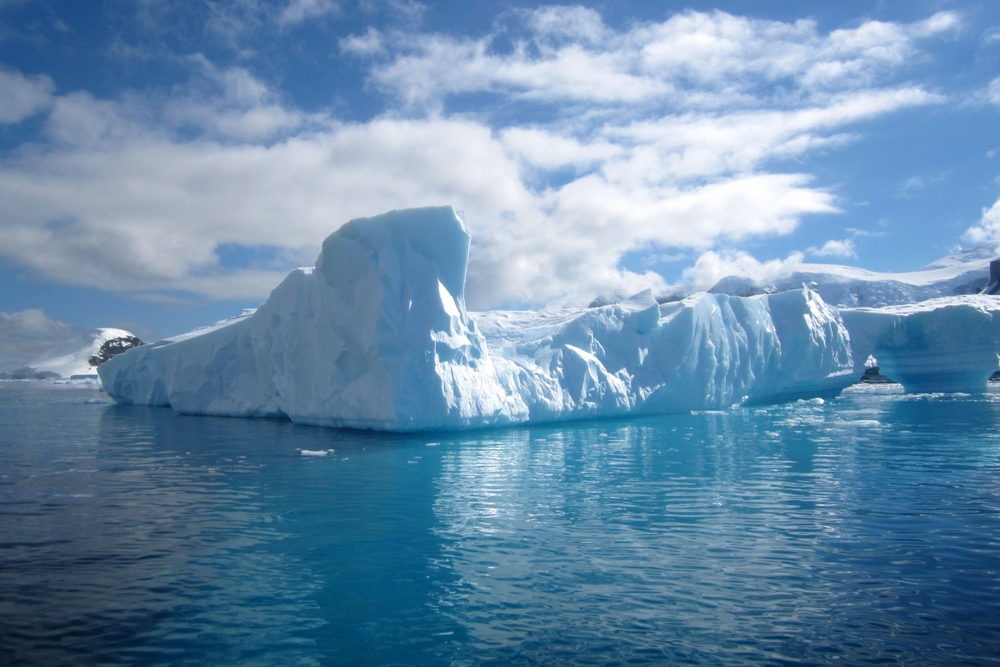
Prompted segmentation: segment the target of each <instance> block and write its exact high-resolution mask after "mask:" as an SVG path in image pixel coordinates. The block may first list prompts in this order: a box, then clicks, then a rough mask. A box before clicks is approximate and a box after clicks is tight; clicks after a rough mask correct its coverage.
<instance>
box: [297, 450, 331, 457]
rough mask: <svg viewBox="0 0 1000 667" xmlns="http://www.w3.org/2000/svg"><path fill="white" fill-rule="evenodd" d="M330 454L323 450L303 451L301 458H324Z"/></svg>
mask: <svg viewBox="0 0 1000 667" xmlns="http://www.w3.org/2000/svg"><path fill="white" fill-rule="evenodd" d="M329 453H330V452H328V451H326V450H325V449H303V450H302V456H326V455H327V454H329Z"/></svg>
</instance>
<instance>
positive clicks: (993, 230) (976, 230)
mask: <svg viewBox="0 0 1000 667" xmlns="http://www.w3.org/2000/svg"><path fill="white" fill-rule="evenodd" d="M965 240H967V241H971V242H972V243H982V242H984V241H1000V199H998V200H997V201H995V202H993V206H991V207H990V208H988V209H987V208H984V209H983V216H982V217H981V218H980V219H979V224H977V225H975V226H974V227H970V228H969V229H968V230H967V231H966V232H965Z"/></svg>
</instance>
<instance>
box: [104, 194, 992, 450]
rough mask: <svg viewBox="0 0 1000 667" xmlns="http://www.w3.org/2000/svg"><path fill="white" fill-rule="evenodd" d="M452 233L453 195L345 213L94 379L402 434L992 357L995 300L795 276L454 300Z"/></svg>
mask: <svg viewBox="0 0 1000 667" xmlns="http://www.w3.org/2000/svg"><path fill="white" fill-rule="evenodd" d="M469 247H470V236H469V232H468V230H467V229H466V227H465V224H464V222H463V220H462V219H461V218H460V217H459V216H458V215H456V213H455V211H454V210H453V209H452V208H451V207H437V208H421V209H409V210H402V211H392V212H390V213H386V214H384V215H380V216H376V217H373V218H365V219H358V220H353V221H351V222H349V223H347V224H346V225H344V226H343V227H341V228H340V229H339V230H338V231H336V232H335V233H333V234H331V235H330V236H329V237H328V238H327V239H326V241H325V242H324V243H323V250H322V252H321V253H320V256H319V258H318V259H317V261H316V266H315V268H314V269H313V268H310V269H298V270H295V271H293V272H292V273H291V274H289V276H288V277H287V278H286V279H285V280H284V281H283V282H282V283H281V284H280V285H279V286H278V287H277V288H275V290H274V291H273V292H272V293H271V295H270V297H269V298H268V299H267V301H266V302H265V303H264V305H263V306H261V307H260V308H259V309H258V310H257V311H256V312H252V313H251V312H248V313H244V314H243V315H242V316H241V317H238V318H235V319H234V320H232V321H228V322H224V323H220V324H219V325H217V326H215V327H210V328H206V329H204V330H200V331H195V332H192V333H190V334H186V335H184V336H180V337H177V338H175V339H169V340H166V341H162V342H160V343H154V344H152V345H146V346H143V347H139V348H135V349H132V350H129V351H128V352H126V353H124V354H121V355H118V356H116V357H114V358H113V359H111V360H109V361H107V362H106V363H104V364H103V365H101V366H100V368H99V372H100V376H101V379H102V381H103V384H104V387H105V389H106V390H107V392H108V393H109V394H110V395H111V396H112V397H113V398H114V399H115V400H116V401H118V402H120V403H135V404H143V405H162V406H171V407H172V408H173V409H174V410H176V411H178V412H182V413H188V414H209V415H226V416H241V417H249V416H256V417H287V418H290V419H291V420H292V421H295V422H299V423H304V424H318V425H325V426H336V427H352V428H367V429H380V430H403V431H409V430H440V429H464V428H478V427H486V426H498V425H505V424H518V423H525V422H545V421H559V420H568V419H583V418H596V417H608V416H615V415H626V414H657V413H668V412H678V411H686V410H703V409H722V408H729V407H733V406H739V405H744V404H753V403H771V402H777V401H786V400H794V399H798V398H812V397H817V396H818V397H823V396H835V395H836V394H837V393H839V392H840V391H841V390H842V389H844V388H845V387H846V386H848V385H851V384H853V383H855V382H856V381H857V380H858V379H859V378H860V376H861V375H862V373H863V372H864V370H865V367H864V362H865V360H866V359H867V358H868V356H869V355H875V356H876V357H878V358H879V360H880V361H881V362H882V363H883V364H885V363H886V361H888V367H891V368H892V371H891V372H892V373H896V374H897V375H898V379H900V380H901V381H902V382H903V383H904V385H905V386H906V387H907V388H908V389H910V388H911V387H912V388H914V389H915V390H921V391H922V390H926V389H928V388H930V389H933V388H934V387H936V386H937V385H938V384H940V385H941V387H942V388H943V389H942V390H948V391H952V390H976V389H977V388H978V390H982V389H985V386H986V379H987V378H988V377H989V375H990V373H992V371H993V370H995V368H996V357H995V356H994V357H993V358H992V363H986V362H989V361H990V360H989V359H987V356H988V355H987V354H986V353H987V352H989V353H990V354H993V355H995V353H996V351H997V350H998V349H1000V320H998V319H997V314H998V312H1000V300H998V301H997V304H996V305H994V303H993V301H994V297H986V296H972V297H959V298H952V299H949V300H946V301H945V302H941V303H938V302H935V301H932V302H927V303H926V304H919V305H918V306H915V307H914V308H913V309H911V310H905V309H902V310H901V309H898V308H897V309H896V310H890V309H877V308H876V309H872V308H855V309H851V310H844V311H843V312H842V311H840V310H838V309H837V308H834V307H832V306H830V305H829V304H827V303H826V302H825V301H824V300H823V299H822V298H821V296H820V294H819V292H817V291H815V290H813V289H809V288H801V289H795V290H789V291H784V292H780V293H774V294H760V295H755V296H750V297H739V296H730V295H726V294H707V293H701V294H696V295H693V296H691V297H688V298H687V299H684V300H683V301H680V302H675V303H670V304H663V305H659V304H657V302H656V300H655V299H654V298H653V295H652V293H651V292H648V291H647V292H643V293H640V294H637V295H635V296H633V297H632V298H630V299H627V300H625V301H622V302H620V303H616V304H611V305H606V306H602V307H598V308H590V309H561V310H551V311H542V312H533V311H530V312H529V311H493V312H488V313H472V314H470V313H469V312H467V311H466V307H465V278H466V266H467V262H468V256H469ZM963 299H964V300H963ZM956 318H957V319H956ZM855 332H857V333H855ZM921 332H923V333H921ZM972 348H975V352H974V353H971V352H970V353H968V354H966V353H965V352H967V351H968V350H970V349H972ZM984 360H985V361H984ZM893 364H895V365H893ZM925 371H926V372H925ZM893 377H896V375H893ZM980 380H981V381H980Z"/></svg>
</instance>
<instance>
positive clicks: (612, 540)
mask: <svg viewBox="0 0 1000 667" xmlns="http://www.w3.org/2000/svg"><path fill="white" fill-rule="evenodd" d="M998 427H1000V393H996V392H991V393H988V394H985V395H982V396H973V397H970V396H958V395H938V396H927V395H924V396H904V395H902V394H899V393H892V392H889V393H887V392H886V391H885V390H882V391H881V393H879V392H878V391H875V392H873V391H871V390H869V391H866V392H861V393H850V394H848V395H845V396H844V397H842V398H839V399H836V400H832V401H827V402H825V403H822V402H818V401H817V402H799V403H795V404H791V405H783V406H774V407H767V408H750V409H742V410H735V411H732V412H721V413H720V412H707V413H694V414H682V415H675V416H669V417H661V418H651V419H641V420H629V421H605V422H596V423H579V424H570V425H559V426H545V427H537V428H516V429H509V430H494V431H485V432H478V433H465V434H439V435H430V436H428V435H419V436H385V435H377V434H369V433H358V432H345V431H336V430H330V429H322V428H312V427H302V426H296V425H293V424H290V423H287V422H279V421H254V420H239V419H217V418H204V417H185V416H178V415H175V414H174V413H173V412H171V411H170V410H166V409H155V408H154V409H150V408H142V407H121V406H115V405H112V404H109V403H108V401H107V398H106V396H105V395H104V394H101V393H99V392H98V391H97V390H96V389H94V388H92V387H72V386H59V385H48V384H43V383H10V382H9V383H0V664H3V665H15V664H28V665H30V664H37V665H63V664H65V665H96V664H100V665H133V664H135V665H534V664H545V665H563V664H567V665H569V664H580V665H633V664H654V665H678V664H696V665H743V664H760V665H789V664H795V665H808V664H818V665H822V664H850V665H869V664H907V665H910V664H913V665H916V664H970V665H986V664H997V663H1000V428H998ZM301 450H310V451H319V450H334V451H329V452H328V453H327V455H326V456H304V455H303V454H302V453H301Z"/></svg>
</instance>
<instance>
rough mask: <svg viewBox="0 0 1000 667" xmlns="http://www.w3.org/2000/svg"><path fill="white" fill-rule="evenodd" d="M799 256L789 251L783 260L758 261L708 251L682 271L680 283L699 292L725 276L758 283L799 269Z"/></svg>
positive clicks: (736, 253) (737, 254)
mask: <svg viewBox="0 0 1000 667" xmlns="http://www.w3.org/2000/svg"><path fill="white" fill-rule="evenodd" d="M802 262H803V256H802V253H798V252H793V253H792V254H791V255H789V256H788V257H786V258H785V259H772V260H770V261H767V262H761V261H759V260H757V259H756V258H754V257H753V256H752V255H750V254H748V253H745V252H742V251H727V252H722V253H718V252H715V251H714V250H710V251H708V252H706V253H705V254H703V255H702V256H701V257H699V258H698V259H697V260H696V261H695V263H694V266H692V267H691V268H689V269H685V270H684V274H683V284H684V285H685V286H686V287H689V288H692V289H695V290H699V291H703V290H709V289H711V288H712V286H713V285H715V284H716V283H717V282H719V281H720V280H722V279H723V278H726V277H728V276H745V277H747V278H752V279H753V280H756V281H758V282H761V283H767V282H771V281H773V280H775V279H776V278H778V277H780V276H783V275H787V274H789V273H794V272H795V271H796V270H798V269H799V268H800V267H801V266H802Z"/></svg>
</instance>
